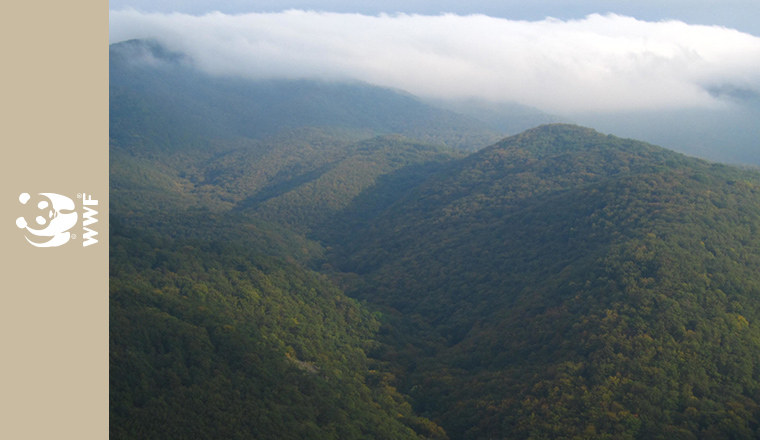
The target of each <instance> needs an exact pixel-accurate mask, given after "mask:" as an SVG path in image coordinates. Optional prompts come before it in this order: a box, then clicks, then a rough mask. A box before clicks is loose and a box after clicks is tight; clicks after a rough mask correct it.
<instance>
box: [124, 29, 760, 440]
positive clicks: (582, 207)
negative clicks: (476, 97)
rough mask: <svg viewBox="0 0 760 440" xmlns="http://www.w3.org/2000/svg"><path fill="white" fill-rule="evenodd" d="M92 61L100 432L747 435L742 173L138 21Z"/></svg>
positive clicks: (756, 203)
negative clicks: (99, 231)
mask: <svg viewBox="0 0 760 440" xmlns="http://www.w3.org/2000/svg"><path fill="white" fill-rule="evenodd" d="M110 75H111V100H110V112H111V113H110V115H111V116H110V117H111V145H110V158H111V164H110V166H111V171H110V173H111V197H110V200H111V206H110V212H111V220H110V221H111V231H110V243H111V250H110V255H111V265H110V267H111V272H110V276H111V291H110V310H111V312H110V313H111V317H110V326H111V328H110V341H111V345H110V346H111V350H110V353H111V359H110V365H111V373H110V374H111V406H110V408H111V437H112V438H114V439H183V440H184V439H216V438H230V439H237V438H240V439H243V438H245V439H251V438H255V439H268V438H271V439H280V438H293V439H300V438H317V439H321V438H324V439H352V438H355V439H405V438H409V439H414V438H417V439H424V438H427V439H447V438H450V439H452V440H453V439H492V438H504V439H548V438H552V439H658V438H663V439H665V438H668V439H752V438H759V437H760V173H758V172H757V171H755V170H751V169H740V168H737V167H732V166H728V165H722V164H717V163H710V162H706V161H703V160H699V159H695V158H690V157H687V156H684V155H681V154H678V153H675V152H672V151H669V150H666V149H663V148H660V147H657V146H653V145H649V144H645V143H642V142H638V141H635V140H629V139H621V138H617V137H614V136H610V135H604V134H601V133H598V132H595V131H593V130H591V129H587V128H583V127H578V126H575V125H568V124H550V125H541V126H539V127H536V128H532V129H529V130H527V131H524V132H521V133H519V134H516V135H512V136H509V137H505V135H506V133H505V132H501V133H500V132H499V131H498V130H497V128H498V127H497V126H496V125H495V124H494V123H493V121H487V120H483V121H478V120H477V119H475V118H473V117H472V114H474V113H472V112H471V116H463V115H461V114H458V113H455V112H454V111H452V110H451V109H448V110H446V109H442V108H438V107H435V106H434V105H432V104H429V103H425V102H423V101H421V100H418V99H417V98H415V97H413V96H410V95H407V94H404V93H402V92H398V91H394V90H387V89H381V88H376V87H373V86H369V85H366V84H332V83H320V82H311V81H305V80H299V81H244V80H238V79H229V78H216V77H210V76H207V75H204V74H201V73H199V72H198V71H196V70H194V68H193V65H192V60H190V59H188V58H186V57H185V56H184V55H182V54H176V53H171V52H169V51H167V50H166V49H164V48H163V47H161V46H160V45H158V44H157V43H154V42H145V41H131V42H126V43H120V44H117V45H113V46H112V47H111V73H110ZM481 110H482V109H481ZM518 110H519V109H518ZM518 110H515V111H518ZM521 111H522V110H521ZM525 111H526V112H527V113H526V114H523V115H522V118H520V116H519V115H515V118H516V119H520V123H521V124H523V123H527V122H526V121H529V120H531V119H530V118H531V117H532V114H531V113H530V112H529V111H528V110H525ZM504 126H505V127H506V126H509V122H508V121H507V122H505V123H504ZM499 138H502V140H498V139H499Z"/></svg>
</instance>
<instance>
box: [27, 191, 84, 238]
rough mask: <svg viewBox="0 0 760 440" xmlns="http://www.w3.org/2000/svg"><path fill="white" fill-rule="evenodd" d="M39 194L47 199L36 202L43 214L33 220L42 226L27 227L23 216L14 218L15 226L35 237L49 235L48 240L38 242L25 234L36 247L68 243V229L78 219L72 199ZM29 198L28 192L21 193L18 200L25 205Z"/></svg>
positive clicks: (58, 195) (69, 234)
mask: <svg viewBox="0 0 760 440" xmlns="http://www.w3.org/2000/svg"><path fill="white" fill-rule="evenodd" d="M39 195H40V196H42V197H44V198H45V199H47V200H41V201H40V202H39V203H37V207H38V208H39V209H40V210H41V211H42V212H41V214H43V215H38V216H37V218H36V219H35V221H36V223H37V224H38V225H40V226H44V228H42V229H34V228H31V227H29V223H27V221H26V219H25V218H24V217H19V218H17V219H16V226H18V227H19V228H21V229H26V230H27V232H29V233H30V234H32V235H35V236H37V237H50V239H49V240H47V241H44V242H42V243H38V242H37V241H33V240H30V239H29V236H25V237H26V241H28V242H29V243H31V244H32V245H33V246H36V247H55V246H61V245H64V244H66V243H68V242H69V240H70V239H71V233H69V232H68V230H69V229H71V228H72V227H74V225H76V223H77V220H78V219H79V214H78V213H77V212H76V211H74V209H75V206H74V201H73V200H71V199H70V198H68V197H66V196H62V195H60V194H54V193H40V194H39ZM31 198H32V197H31V196H30V195H29V194H28V193H22V194H21V195H20V196H19V197H18V200H19V202H21V204H22V205H26V204H27V202H29V200H30V199H31ZM45 214H46V215H45Z"/></svg>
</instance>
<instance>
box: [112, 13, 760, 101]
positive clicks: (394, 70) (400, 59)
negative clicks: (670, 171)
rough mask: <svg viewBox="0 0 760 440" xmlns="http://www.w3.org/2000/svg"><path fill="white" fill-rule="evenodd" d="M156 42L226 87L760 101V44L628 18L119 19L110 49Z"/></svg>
mask: <svg viewBox="0 0 760 440" xmlns="http://www.w3.org/2000/svg"><path fill="white" fill-rule="evenodd" d="M130 38H155V39H157V40H158V41H160V42H162V43H163V44H165V45H166V46H167V47H168V48H169V49H172V50H176V51H181V52H184V53H186V54H188V55H189V56H190V57H191V58H192V59H193V60H194V61H195V63H196V64H197V66H198V67H199V68H201V69H203V70H205V71H207V72H209V73H211V74H215V75H234V76H243V77H251V78H273V77H275V78H280V77H285V78H305V77H317V78H324V79H337V80H340V79H357V80H361V81H366V82H369V83H372V84H377V85H381V86H387V87H395V88H399V89H403V90H407V91H409V92H411V93H414V94H417V95H421V96H430V97H439V98H440V97H459V98H461V97H479V98H486V99H489V100H495V101H516V102H519V103H522V104H526V105H531V106H534V107H538V108H540V109H542V110H545V111H550V112H556V113H568V112H579V111H616V110H647V109H678V108H709V107H716V106H721V105H727V104H726V103H728V102H730V101H731V99H732V94H731V93H716V90H721V91H723V90H740V91H742V93H744V94H750V95H756V94H758V93H760V38H758V37H755V36H753V35H750V34H746V33H742V32H739V31H736V30H733V29H728V28H724V27H718V26H697V25H687V24H685V23H683V22H679V21H663V22H647V21H641V20H636V19H634V18H631V17H626V16H620V15H614V14H609V15H598V14H593V15H589V16H587V17H586V18H584V19H581V20H566V21H563V20H557V19H551V18H547V19H545V20H541V21H515V20H508V19H503V18H494V17H489V16H485V15H467V16H460V15H453V14H444V15H435V16H425V15H409V14H395V15H387V14H381V15H363V14H350V13H321V12H313V11H301V10H290V11H285V12H280V13H252V14H239V15H229V14H222V13H218V12H217V13H210V14H206V15H202V16H193V15H187V14H178V13H173V14H159V13H152V14H148V13H142V12H138V11H135V10H122V11H111V12H110V41H111V42H112V43H114V42H118V41H123V40H126V39H130Z"/></svg>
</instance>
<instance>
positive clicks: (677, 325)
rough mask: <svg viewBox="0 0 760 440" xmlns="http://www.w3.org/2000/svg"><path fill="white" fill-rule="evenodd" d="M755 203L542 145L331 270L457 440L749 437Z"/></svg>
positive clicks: (590, 139) (527, 139)
mask: <svg viewBox="0 0 760 440" xmlns="http://www.w3.org/2000/svg"><path fill="white" fill-rule="evenodd" d="M759 185H760V178H759V176H758V175H757V174H756V173H748V172H741V171H738V170H736V169H734V168H730V167H727V166H723V165H719V164H709V163H706V162H703V161H699V160H696V159H690V158H687V157H685V156H681V155H678V154H676V153H672V152H669V151H666V150H663V149H661V148H658V147H653V146H650V145H646V144H643V143H639V142H635V141H630V140H623V139H617V138H614V137H611V136H604V135H601V134H598V133H596V132H593V131H592V130H589V129H583V128H579V127H574V126H565V125H555V126H544V127H540V128H537V129H534V130H530V131H528V132H525V133H523V134H520V135H517V136H514V137H511V138H509V139H506V140H504V141H502V142H500V143H499V144H497V145H494V146H493V147H489V148H487V149H485V150H482V151H481V152H478V153H476V154H473V155H471V156H469V157H468V158H466V159H463V160H462V161H460V162H459V163H458V165H457V166H455V167H452V168H450V169H449V170H448V172H447V173H445V174H440V175H438V176H435V177H433V178H431V179H430V180H428V181H427V182H426V183H425V184H424V185H423V186H422V187H420V188H419V190H418V191H416V192H415V193H414V194H413V195H412V196H410V197H408V198H407V199H406V200H405V201H404V202H403V203H400V204H397V205H396V206H394V207H393V208H392V209H390V210H388V211H386V212H385V213H383V214H382V215H381V216H379V217H378V218H376V219H375V220H373V221H372V222H371V223H370V225H369V226H367V227H366V228H364V229H362V230H359V231H357V232H356V233H355V234H353V235H350V236H348V237H347V238H346V239H345V240H344V251H343V252H339V253H337V256H336V257H335V262H336V266H337V267H339V268H340V269H341V270H342V271H344V272H353V273H355V274H357V275H354V276H346V275H343V276H342V277H343V278H344V279H345V280H346V286H348V287H349V293H350V294H351V295H355V296H358V297H359V298H363V299H367V300H368V301H370V302H372V303H374V304H378V305H382V306H384V307H385V308H386V310H387V315H388V318H387V322H388V330H387V335H386V336H385V338H386V339H385V340H386V342H387V343H388V347H386V350H387V351H386V352H384V353H383V356H384V358H386V359H388V360H392V361H395V362H397V363H398V364H399V365H401V366H402V367H400V370H399V371H400V372H402V374H405V375H406V387H404V389H405V390H407V391H408V392H409V393H410V394H411V395H412V397H413V398H414V399H415V401H416V402H417V409H418V410H420V411H422V412H423V414H427V415H430V416H432V418H433V419H434V420H438V421H439V422H440V423H441V424H442V425H443V426H444V428H446V429H447V431H448V432H449V434H450V435H451V436H452V438H473V439H474V438H494V437H495V438H539V437H540V438H616V439H617V438H646V439H651V438H668V437H672V436H676V437H677V438H752V437H753V436H755V435H760V431H758V428H760V425H759V424H758V423H759V422H760V406H758V405H760V330H758V327H759V326H758V323H759V322H760V321H758V319H760V313H759V312H760V235H758V231H760V186H759ZM410 317H411V318H413V319H409V318H410Z"/></svg>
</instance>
